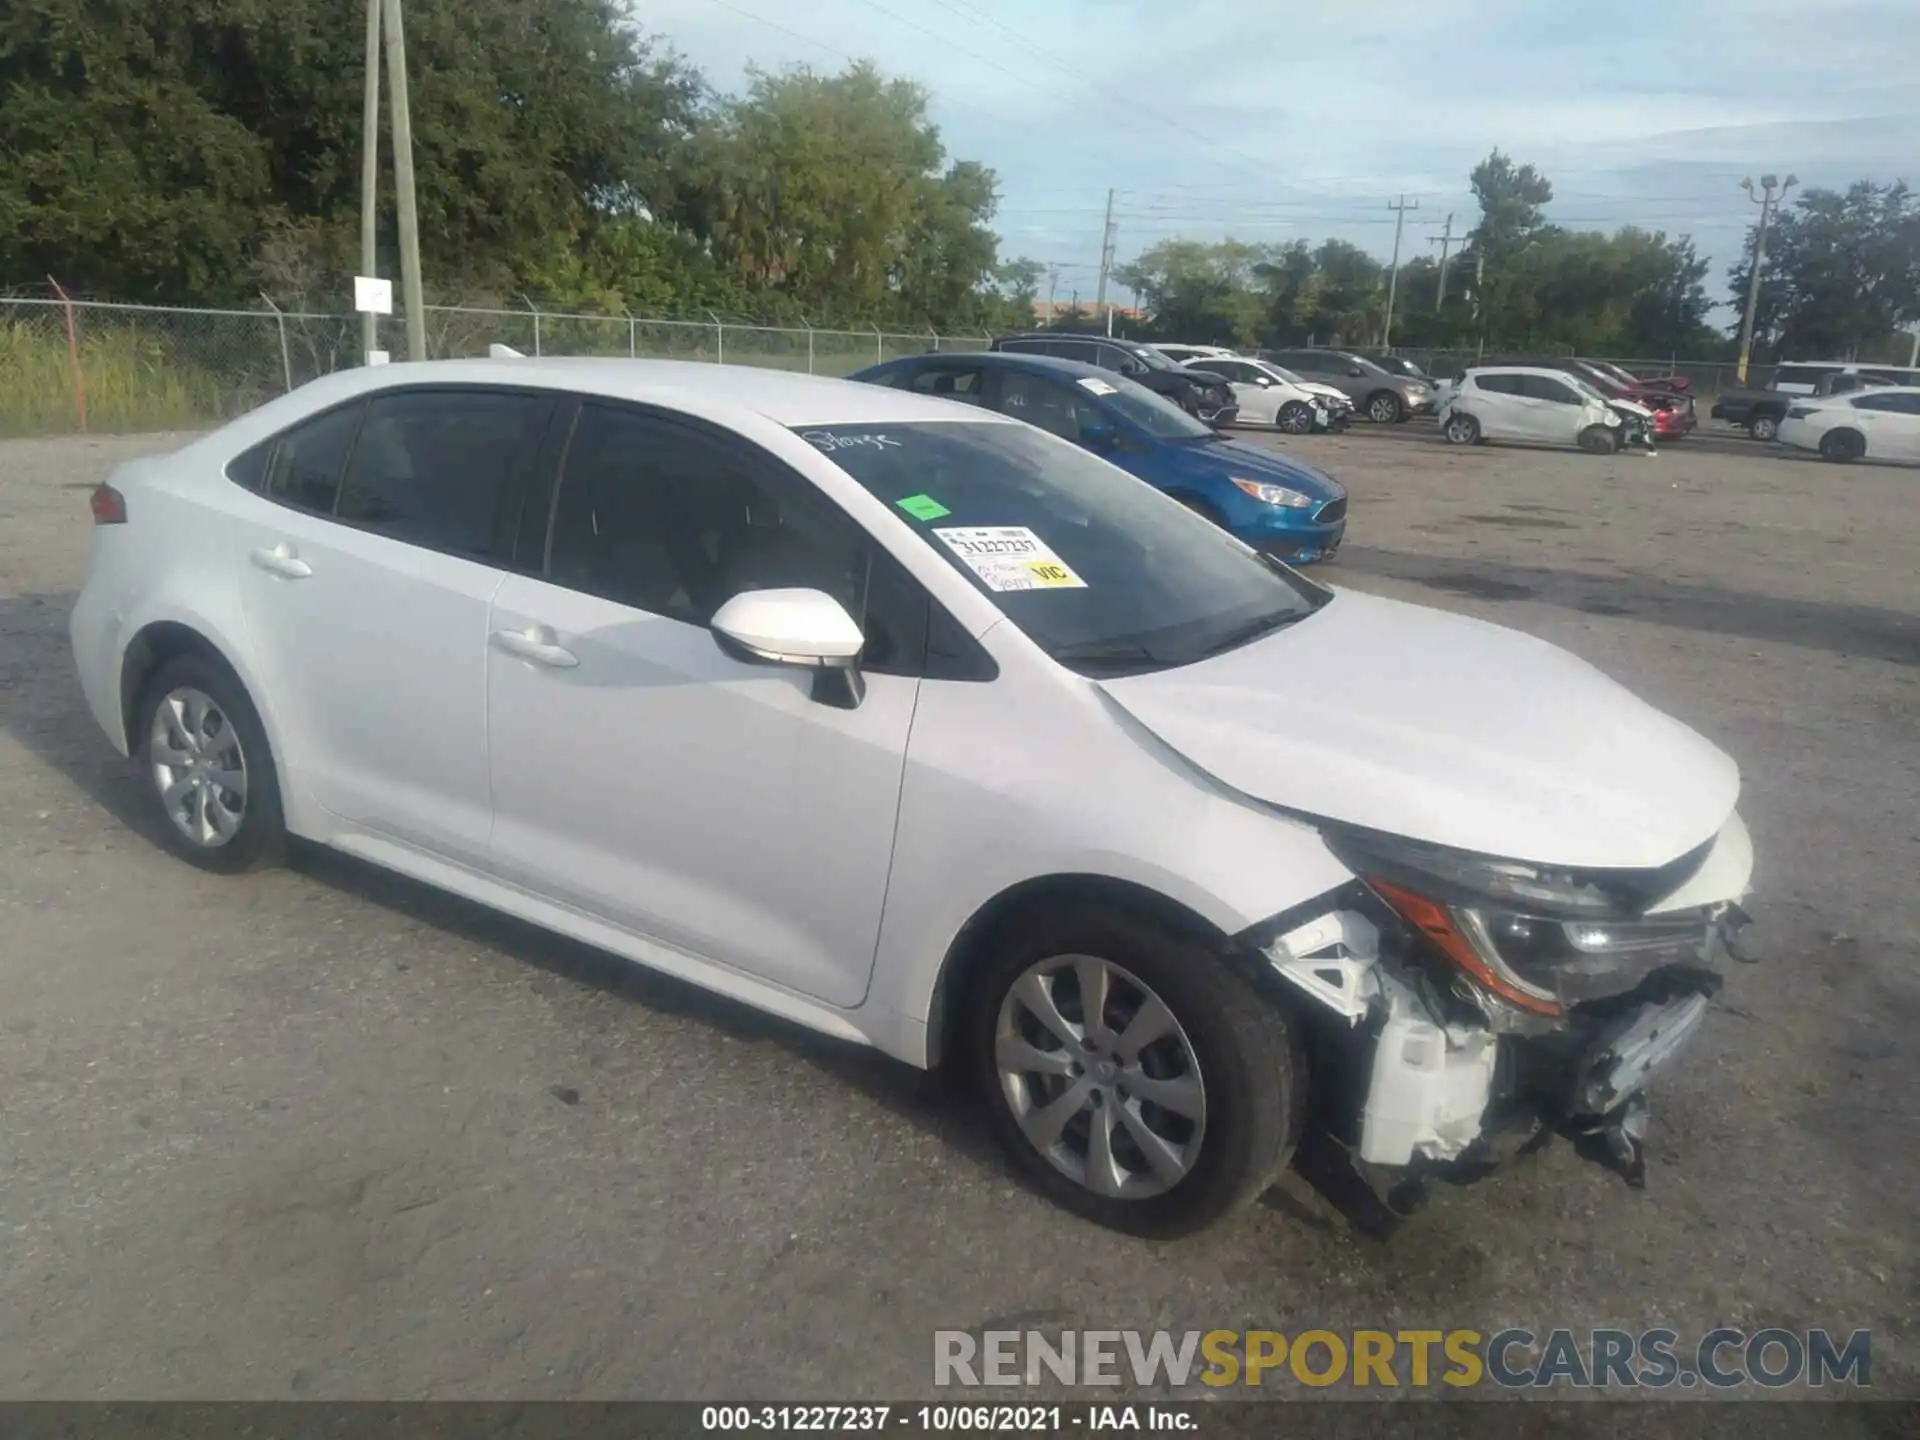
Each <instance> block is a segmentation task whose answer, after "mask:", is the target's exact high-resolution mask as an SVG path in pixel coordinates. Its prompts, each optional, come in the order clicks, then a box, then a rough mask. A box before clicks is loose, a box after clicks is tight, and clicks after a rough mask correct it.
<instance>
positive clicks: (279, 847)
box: [132, 653, 287, 875]
mask: <svg viewBox="0 0 1920 1440" xmlns="http://www.w3.org/2000/svg"><path fill="white" fill-rule="evenodd" d="M183 692H191V693H193V694H197V695H200V696H204V697H205V698H206V699H207V700H209V701H211V702H212V706H213V710H212V712H208V718H207V720H206V722H205V723H204V724H202V725H201V726H200V727H199V728H200V730H201V732H202V733H201V735H199V736H195V737H193V738H194V739H195V740H197V741H199V743H200V747H201V750H202V752H203V753H204V754H205V755H206V756H207V757H208V758H207V760H206V762H205V765H206V771H207V783H206V784H205V785H203V786H200V787H199V788H200V789H201V791H202V794H201V796H200V797H199V799H198V805H199V813H200V815H201V816H202V817H203V822H202V825H201V827H200V828H201V829H202V831H203V833H204V834H205V835H206V836H207V837H208V838H206V839H202V840H196V839H194V838H192V837H191V836H190V835H189V834H188V833H187V832H188V828H191V826H190V819H182V818H176V815H175V812H174V810H173V808H172V807H171V806H170V805H169V803H168V801H167V799H166V798H165V795H164V794H163V785H164V783H165V781H164V779H163V772H162V769H161V768H160V767H161V766H162V765H163V764H164V763H165V762H164V760H163V758H162V757H161V756H160V755H158V754H156V752H155V748H154V741H155V738H156V736H155V731H156V724H157V721H158V716H159V711H160V708H161V706H162V704H163V703H168V702H169V701H170V699H171V697H175V696H178V695H180V694H182V693H183ZM170 708H171V707H170ZM215 716H217V724H216V723H215V722H214V717H215ZM134 717H135V722H134V723H135V724H136V726H137V727H138V728H137V729H136V730H135V732H134V734H133V737H132V741H133V753H134V759H135V762H136V763H137V764H138V765H139V767H140V769H141V771H142V772H143V773H142V779H143V781H144V782H145V790H146V794H147V796H148V799H149V803H151V804H152V806H153V808H154V812H155V814H156V815H157V817H158V822H159V829H160V834H161V837H162V840H163V842H164V843H165V844H166V846H167V848H168V849H169V850H171V851H173V853H174V854H176V855H178V856H179V857H180V858H181V859H183V860H186V861H188V862H189V863H191V864H194V865H197V866H199V867H200V868H201V869H203V870H212V871H214V872H216V873H218V874H224V875H233V874H238V873H240V872H242V871H247V870H262V869H266V868H269V867H271V866H274V865H278V864H279V863H280V862H281V861H282V860H283V859H284V858H285V857H286V849H287V827H286V819H285V816H284V814H283V813H282V810H281V804H280V781H279V775H278V772H277V770H276V769H275V766H274V759H273V747H272V746H271V745H269V744H268V743H267V732H266V729H265V727H264V726H262V725H261V723H260V715H259V712H258V711H256V710H255V709H254V707H253V701H252V700H251V699H250V698H248V695H247V691H246V687H245V686H244V685H242V684H241V683H240V680H239V677H238V676H236V675H235V674H234V673H233V671H232V670H231V669H229V668H228V667H227V666H226V665H225V664H224V663H222V662H221V661H219V660H216V659H214V658H212V657H211V656H207V655H200V654H193V653H188V654H185V655H176V656H175V657H174V658H173V659H171V660H169V661H167V662H166V663H165V664H164V665H162V666H161V667H160V668H159V670H157V671H156V672H155V673H154V675H153V677H152V679H150V680H149V681H148V682H147V686H146V689H145V691H144V692H143V693H142V694H141V697H140V703H139V704H138V705H137V706H136V707H135V709H134ZM170 733H172V734H174V735H176V736H183V735H184V731H183V730H182V728H181V726H180V724H179V717H178V716H175V717H174V718H173V721H172V722H171V730H170ZM216 747H218V753H217V754H216ZM181 753H182V754H183V755H185V753H186V752H185V751H184V750H183V751H182V752H181ZM236 754H237V757H238V759H239V762H240V763H239V765H238V767H237V773H238V774H239V775H240V777H241V779H242V781H243V786H242V788H241V790H240V791H238V792H236V791H234V790H231V789H225V788H223V787H222V786H220V785H219V784H218V783H217V781H216V780H215V779H214V778H213V777H215V776H225V775H231V774H234V773H236V771H235V768H234V766H233V764H232V762H233V760H234V758H235V756H236ZM190 768H191V766H190V765H181V766H167V767H166V771H165V774H166V775H167V776H171V777H174V778H176V779H179V778H184V772H185V771H186V770H188V769H190ZM236 794H237V796H238V799H237V802H236ZM186 803H187V810H188V816H189V817H190V816H191V814H192V813H193V806H194V804H195V801H194V799H193V797H192V796H191V795H189V797H188V800H187V802H186ZM212 814H217V815H219V816H221V817H237V821H236V823H235V824H234V828H233V829H232V832H231V834H229V835H226V836H219V835H218V833H217V823H216V821H215V820H213V819H211V818H206V817H209V816H210V815H212Z"/></svg>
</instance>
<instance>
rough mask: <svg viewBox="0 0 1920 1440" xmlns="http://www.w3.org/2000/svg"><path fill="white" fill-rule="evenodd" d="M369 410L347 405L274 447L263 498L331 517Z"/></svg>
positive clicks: (289, 434)
mask: <svg viewBox="0 0 1920 1440" xmlns="http://www.w3.org/2000/svg"><path fill="white" fill-rule="evenodd" d="M365 409H366V407H365V406H364V405H359V404H355V405H343V406H341V407H340V408H339V409H338V410H329V411H328V412H327V413H326V414H324V415H316V416H315V417H314V418H313V419H311V420H309V421H307V422H306V423H305V424H303V425H296V426H295V427H294V428H293V429H291V430H289V431H287V432H286V433H285V434H284V435H282V436H280V437H279V439H277V440H276V441H275V442H274V444H273V458H272V459H271V460H270V461H269V462H268V463H267V474H266V483H265V484H264V485H263V486H262V487H261V491H262V493H263V494H265V495H266V497H267V498H268V499H269V500H278V501H279V502H280V503H281V504H283V505H291V506H293V507H295V508H296V509H299V510H311V511H313V512H314V513H315V514H317V515H330V514H332V513H333V501H334V497H335V496H336V495H337V494H338V493H339V490H340V472H341V470H342V469H343V468H345V466H346V463H347V452H348V451H350V450H351V449H352V448H353V437H354V435H355V433H357V432H358V430H359V429H360V416H361V414H362V413H363V412H364V411H365ZM236 478H237V477H236Z"/></svg>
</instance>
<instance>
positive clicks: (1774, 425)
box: [1747, 413, 1780, 443]
mask: <svg viewBox="0 0 1920 1440" xmlns="http://www.w3.org/2000/svg"><path fill="white" fill-rule="evenodd" d="M1747 433H1748V434H1749V435H1751V436H1753V438H1754V439H1756V440H1759V441H1761V442H1762V443H1765V442H1767V441H1772V440H1777V439H1779V438H1780V417H1779V416H1778V415H1774V414H1771V413H1764V414H1760V415H1755V416H1754V417H1753V418H1752V419H1750V420H1748V421H1747Z"/></svg>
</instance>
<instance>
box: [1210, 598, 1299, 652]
mask: <svg viewBox="0 0 1920 1440" xmlns="http://www.w3.org/2000/svg"><path fill="white" fill-rule="evenodd" d="M1312 613H1313V612H1312V611H1311V610H1302V611H1299V612H1298V613H1295V614H1287V615H1262V616H1261V617H1260V618H1259V619H1258V620H1249V621H1248V622H1247V623H1246V624H1245V625H1239V626H1236V627H1235V628H1233V629H1232V630H1229V631H1227V633H1226V634H1224V635H1221V636H1219V637H1218V638H1217V639H1215V640H1214V641H1213V642H1212V643H1211V644H1210V645H1208V646H1207V647H1206V648H1205V649H1204V650H1202V651H1201V652H1200V654H1201V656H1203V657H1204V656H1208V655H1220V654H1224V653H1225V652H1226V651H1228V650H1237V649H1239V648H1240V647H1241V646H1242V645H1247V644H1250V643H1252V642H1253V641H1255V640H1258V639H1259V638H1260V637H1261V636H1262V635H1270V634H1272V633H1273V632H1274V631H1275V630H1284V629H1286V628H1287V626H1289V625H1291V624H1293V623H1294V622H1295V621H1297V620H1304V619H1306V617H1307V616H1309V615H1311V614H1312Z"/></svg>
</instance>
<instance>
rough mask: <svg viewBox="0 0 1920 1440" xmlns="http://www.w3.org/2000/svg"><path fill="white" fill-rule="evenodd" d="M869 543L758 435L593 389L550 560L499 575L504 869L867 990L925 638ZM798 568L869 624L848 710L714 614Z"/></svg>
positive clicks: (742, 962)
mask: <svg viewBox="0 0 1920 1440" xmlns="http://www.w3.org/2000/svg"><path fill="white" fill-rule="evenodd" d="M875 550H876V547H874V546H873V545H872V544H871V542H870V540H868V538H867V537H866V536H865V535H864V533H863V532H861V531H860V530H859V528H858V527H857V526H855V525H854V524H853V523H852V522H851V521H849V520H848V519H847V518H846V517H845V515H844V514H842V513H841V512H840V511H839V510H838V509H837V508H836V507H834V506H833V505H832V504H831V503H830V502H829V501H827V500H826V499H825V497H823V496H822V495H820V494H819V492H818V491H817V490H815V489H814V488H813V487H812V486H811V485H810V484H809V483H808V482H807V481H806V480H805V479H804V478H803V477H801V476H799V475H797V474H795V473H793V472H792V471H789V470H787V469H785V468H784V467H783V466H781V465H780V464H779V462H778V461H776V460H774V459H773V458H772V457H771V456H769V455H767V454H766V453H765V452H764V451H761V450H760V449H759V448H758V447H756V446H752V445H750V444H748V443H746V442H745V441H743V440H741V439H739V438H738V437H732V436H729V435H727V434H725V433H723V432H718V431H713V430H709V429H707V428H705V427H704V426H696V425H694V424H693V423H691V422H684V421H682V420H679V419H676V418H673V417H670V416H665V415H660V414H656V413H653V412H648V411H643V410H639V409H636V408H633V407H624V406H617V405H612V404H602V403H597V402H587V403H585V404H583V405H582V406H581V409H580V415H579V419H578V422H577V423H576V425H575V427H574V430H573V435H572V439H571V441H570V443H569V447H568V451H567V459H566V469H565V473H564V474H563V475H562V476H561V477H560V480H559V488H558V492H557V495H556V498H555V501H554V506H553V524H552V534H551V537H550V539H549V542H548V547H547V559H546V563H545V567H544V573H543V574H542V575H539V576H512V577H509V578H508V579H507V580H506V582H505V583H504V584H503V585H502V586H501V588H500V592H499V594H498V595H497V597H496V598H495V600H494V605H493V614H492V618H491V619H490V620H489V621H488V631H489V634H490V641H491V650H490V660H489V664H488V673H487V716H488V724H489V728H490V731H491V740H492V753H493V803H494V817H495V819H494V830H493V865H494V868H495V869H496V870H497V871H498V872H499V873H501V874H502V875H503V876H504V877H505V878H507V879H508V880H510V881H512V882H514V883H518V884H522V885H526V886H527V887H529V888H531V889H533V890H536V891H538V892H540V893H542V894H545V895H548V896H550V897H552V898H554V899H556V900H559V901H561V902H563V903H566V904H569V905H572V906H575V907H577V908H579V909H582V910H584V911H587V912H588V913H591V914H594V915H597V916H599V917H601V918H602V919H604V920H607V921H610V922H612V923H613V924H616V925H619V926H621V927H622V928H625V929H628V930H631V931H634V932H637V933H639V934H641V935H644V936H647V937H649V938H651V939H653V940H655V941H658V942H661V943H663V944H666V945H669V946H671V947H673V948H675V949H678V950H680V951H682V952H684V953H687V954H690V955H693V956H696V957H699V958H701V959H704V960H708V961H714V962H718V963H720V964H723V965H726V966H728V967H730V968H733V969H735V970H737V971H740V972H743V973H745V974H749V975H752V976H755V977H757V978H760V979H762V980H766V981H770V982H772V983H774V984H777V985H781V986H784V987H786V988H787V989H789V990H792V991H796V992H798V993H800V994H803V995H807V996H809V997H812V998H814V999H816V1000H822V1001H825V1002H827V1003H829V1004H833V1005H840V1006H854V1005H858V1004H859V1003H860V1001H861V999H862V998H863V997H864V995H865V994H866V988H867V982H868V978H869V976H870V974H871V972H872V968H873V956H874V948H875V945H876V943H877V941H878V937H879V929H880V912H881V904H882V902H883V900H884V899H885V896H886V886H887V872H888V867H889V865H890V864H891V861H892V855H893V834H894V819H895V815H896V812H897V810H898V805H899V795H900V786H901V778H902V773H903V769H904V765H905V757H906V748H907V735H908V730H909V728H910V725H911V722H912V718H913V707H914V700H915V697H916V695H917V693H918V690H919V683H920V682H919V680H918V679H917V678H915V677H916V676H917V674H918V660H917V658H916V647H922V646H924V643H925V635H926V626H925V619H926V611H925V609H924V606H925V603H926V599H925V595H924V592H922V591H920V590H919V588H918V586H917V585H916V584H914V582H912V581H910V580H908V579H907V577H905V575H904V573H903V572H899V571H898V570H897V569H895V568H894V567H893V566H892V562H891V561H889V560H886V559H885V558H884V557H877V556H876V554H875ZM788 587H804V588H812V589H821V590H825V591H827V592H828V593H829V594H832V595H834V596H835V598H837V599H839V600H840V601H841V602H842V603H843V604H844V605H845V606H846V607H847V609H848V612H849V613H850V614H852V615H853V616H854V618H855V620H856V621H859V622H861V623H862V625H863V629H864V630H865V633H866V635H867V648H866V650H865V651H864V652H863V655H862V664H863V670H862V673H863V674H864V676H865V678H866V693H865V696H864V699H863V700H861V702H860V703H859V704H858V705H857V706H855V707H853V708H841V707H839V706H836V705H835V704H833V703H831V697H830V696H829V697H827V698H822V699H816V698H815V690H814V676H815V672H811V671H807V670H803V669H799V668H797V667H793V666H782V665H771V664H763V663H758V662H754V661H750V660H747V659H744V658H740V657H738V656H736V655H734V654H731V653H729V652H727V651H726V650H723V649H722V648H721V645H720V643H719V642H718V641H717V640H716V638H715V637H714V635H713V633H712V632H711V631H710V630H709V629H708V628H707V621H708V619H709V618H710V617H711V616H712V614H713V612H714V611H715V610H717V609H718V608H719V606H720V605H721V604H722V603H723V602H724V601H725V600H727V599H730V598H731V597H732V596H733V595H735V594H737V593H740V592H741V591H745V590H757V589H779V588H788ZM916 597H917V598H916ZM916 605H918V606H920V607H921V608H919V610H918V612H917V613H918V619H917V621H916V620H915V618H914V616H915V606H916ZM916 623H917V625H918V630H917V633H916V630H915V625H916Z"/></svg>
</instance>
